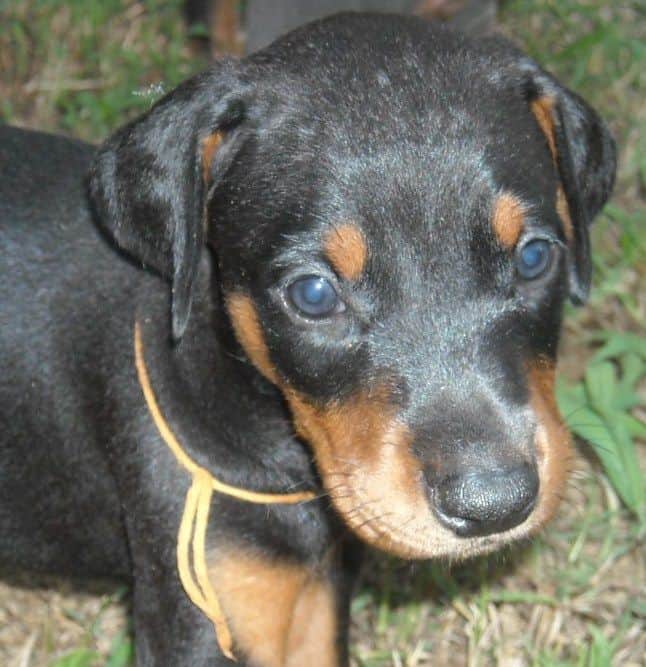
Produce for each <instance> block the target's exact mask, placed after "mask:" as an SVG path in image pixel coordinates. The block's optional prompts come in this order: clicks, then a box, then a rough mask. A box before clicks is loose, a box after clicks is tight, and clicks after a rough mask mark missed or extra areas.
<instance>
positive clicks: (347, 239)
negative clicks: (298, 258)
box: [324, 222, 368, 280]
mask: <svg viewBox="0 0 646 667" xmlns="http://www.w3.org/2000/svg"><path fill="white" fill-rule="evenodd" d="M324 248H325V254H326V255H327V258H328V259H329V260H330V262H331V264H332V266H333V267H334V269H335V270H336V271H337V272H338V273H339V275H341V276H342V277H343V278H345V279H346V280H357V278H359V276H361V274H362V272H363V270H364V268H365V265H366V260H367V258H368V246H367V244H366V240H365V238H364V236H363V233H362V232H361V230H360V229H359V228H358V227H357V226H356V225H353V224H352V223H349V222H348V223H344V224H342V225H339V226H336V227H334V228H333V229H331V230H330V231H329V232H328V233H327V235H326V237H325V242H324Z"/></svg>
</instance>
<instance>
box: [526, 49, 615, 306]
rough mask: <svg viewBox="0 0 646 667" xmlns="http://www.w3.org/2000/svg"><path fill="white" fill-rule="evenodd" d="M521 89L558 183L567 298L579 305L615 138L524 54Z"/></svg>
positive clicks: (611, 172) (608, 185)
mask: <svg viewBox="0 0 646 667" xmlns="http://www.w3.org/2000/svg"><path fill="white" fill-rule="evenodd" d="M521 68H522V71H523V78H524V80H523V88H524V94H525V95H526V98H527V101H528V103H529V106H530V109H531V111H532V113H533V114H534V117H535V118H536V121H537V123H538V125H539V127H540V129H541V131H542V132H543V134H544V135H545V139H546V141H547V144H548V146H549V149H550V151H551V153H552V157H553V159H554V164H555V166H556V168H557V171H558V175H559V178H560V181H561V185H560V187H559V191H558V195H557V210H558V213H559V215H560V217H561V218H562V220H563V224H564V228H565V231H566V235H567V236H568V244H569V250H570V278H569V282H570V298H571V299H572V301H573V302H574V303H584V302H585V300H586V299H587V296H588V292H589V289H590V278H591V272H592V264H591V259H590V239H589V226H590V223H591V222H592V220H593V218H594V217H595V216H596V215H597V213H599V211H600V210H601V209H602V208H603V206H604V204H605V203H606V201H607V200H608V197H609V196H610V193H611V192H612V188H613V185H614V182H615V171H616V149H615V142H614V140H613V138H612V136H611V134H610V132H609V130H608V128H607V126H606V124H605V123H604V122H603V120H602V119H601V118H600V116H599V115H598V114H597V113H596V112H595V110H594V109H592V108H591V107H590V106H589V105H588V104H587V103H586V102H585V101H584V100H583V99H582V98H581V97H579V95H577V94H576V93H574V92H572V91H571V90H568V89H567V88H565V87H564V86H562V85H561V84H560V83H559V82H558V81H557V80H556V79H555V78H554V77H552V76H551V75H550V74H548V73H547V72H545V71H544V70H542V69H541V68H540V67H539V66H538V65H537V64H536V63H535V62H533V61H532V60H530V59H529V58H523V59H522V61H521Z"/></svg>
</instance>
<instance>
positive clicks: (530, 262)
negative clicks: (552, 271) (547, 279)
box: [516, 239, 552, 280]
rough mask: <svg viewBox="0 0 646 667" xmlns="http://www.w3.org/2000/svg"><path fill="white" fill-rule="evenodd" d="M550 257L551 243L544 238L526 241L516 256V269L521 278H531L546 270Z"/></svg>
mask: <svg viewBox="0 0 646 667" xmlns="http://www.w3.org/2000/svg"><path fill="white" fill-rule="evenodd" d="M551 258H552V244H551V243H550V242H549V241H547V240H545V239H534V240H533V241H528V242H527V243H525V245H523V246H522V247H521V248H520V251H519V252H518V254H517V256H516V270H517V271H518V274H519V275H520V276H521V278H525V280H533V279H534V278H538V277H539V276H541V275H542V274H543V273H545V271H546V270H547V268H548V266H549V265H550V260H551Z"/></svg>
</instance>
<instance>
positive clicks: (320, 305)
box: [287, 276, 341, 318]
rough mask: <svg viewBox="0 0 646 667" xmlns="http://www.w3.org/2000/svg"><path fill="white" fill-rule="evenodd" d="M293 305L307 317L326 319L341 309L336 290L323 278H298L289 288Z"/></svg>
mask: <svg viewBox="0 0 646 667" xmlns="http://www.w3.org/2000/svg"><path fill="white" fill-rule="evenodd" d="M287 294H288V296H289V300H290V302H291V304H292V305H293V306H294V307H295V308H296V310H298V311H300V313H301V314H302V315H305V316H306V317H313V318H319V317H326V316H328V315H331V314H332V313H333V312H334V311H335V310H337V308H338V307H339V305H341V304H340V301H339V297H338V295H337V293H336V290H335V289H334V287H332V285H331V284H330V282H329V281H328V280H326V279H325V278H322V277H321V276H305V277H304V278H298V280H295V281H294V282H293V283H292V284H291V285H290V286H289V287H288V288H287Z"/></svg>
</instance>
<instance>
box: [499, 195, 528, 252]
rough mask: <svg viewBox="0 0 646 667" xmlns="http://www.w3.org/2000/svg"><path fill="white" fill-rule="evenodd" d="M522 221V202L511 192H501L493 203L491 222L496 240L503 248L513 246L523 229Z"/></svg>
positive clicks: (523, 216)
mask: <svg viewBox="0 0 646 667" xmlns="http://www.w3.org/2000/svg"><path fill="white" fill-rule="evenodd" d="M524 221H525V209H524V206H523V203H522V202H521V201H520V199H518V198H517V197H516V196H514V195H512V194H511V193H509V192H503V193H502V194H501V195H500V196H499V197H498V199H496V202H495V204H494V210H493V218H492V221H491V224H492V227H493V230H494V232H495V234H496V237H497V239H498V241H500V244H501V245H502V246H503V247H504V248H507V249H508V250H511V249H512V248H514V246H515V245H516V243H517V242H518V239H519V237H520V234H521V232H522V231H523V224H524Z"/></svg>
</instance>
